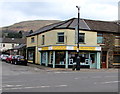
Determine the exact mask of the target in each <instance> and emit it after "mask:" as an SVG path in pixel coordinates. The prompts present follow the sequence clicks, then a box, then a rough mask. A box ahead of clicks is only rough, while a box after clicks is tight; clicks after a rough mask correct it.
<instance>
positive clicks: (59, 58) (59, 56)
mask: <svg viewBox="0 0 120 94" xmlns="http://www.w3.org/2000/svg"><path fill="white" fill-rule="evenodd" d="M55 56H56V64H58V65H64V64H65V52H64V51H60V52H56V55H55Z"/></svg>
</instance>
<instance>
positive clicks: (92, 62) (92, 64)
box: [90, 53, 97, 68]
mask: <svg viewBox="0 0 120 94" xmlns="http://www.w3.org/2000/svg"><path fill="white" fill-rule="evenodd" d="M96 67H97V63H96V54H95V53H90V68H96Z"/></svg>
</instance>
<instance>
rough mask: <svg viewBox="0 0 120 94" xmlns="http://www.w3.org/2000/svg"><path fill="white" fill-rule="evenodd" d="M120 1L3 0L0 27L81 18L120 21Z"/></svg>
mask: <svg viewBox="0 0 120 94" xmlns="http://www.w3.org/2000/svg"><path fill="white" fill-rule="evenodd" d="M118 1H119V0H26V1H25V0H12V1H11V0H1V1H0V14H1V15H0V27H2V26H8V25H11V24H14V23H17V22H20V21H26V20H67V19H70V18H73V17H77V8H76V7H75V6H76V5H78V6H80V7H81V9H80V17H81V18H85V19H93V20H105V21H113V20H117V19H118Z"/></svg>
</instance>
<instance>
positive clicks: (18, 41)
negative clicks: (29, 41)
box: [1, 38, 26, 44]
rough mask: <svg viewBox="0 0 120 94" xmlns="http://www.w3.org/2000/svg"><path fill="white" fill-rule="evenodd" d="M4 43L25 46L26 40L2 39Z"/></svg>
mask: <svg viewBox="0 0 120 94" xmlns="http://www.w3.org/2000/svg"><path fill="white" fill-rule="evenodd" d="M1 40H2V43H17V44H25V43H26V40H25V39H22V38H20V39H18V38H1Z"/></svg>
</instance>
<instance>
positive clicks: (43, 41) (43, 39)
mask: <svg viewBox="0 0 120 94" xmlns="http://www.w3.org/2000/svg"><path fill="white" fill-rule="evenodd" d="M44 44H45V35H42V45H44Z"/></svg>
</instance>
